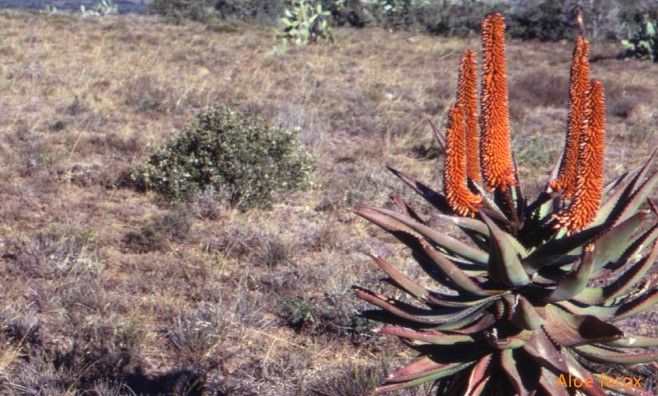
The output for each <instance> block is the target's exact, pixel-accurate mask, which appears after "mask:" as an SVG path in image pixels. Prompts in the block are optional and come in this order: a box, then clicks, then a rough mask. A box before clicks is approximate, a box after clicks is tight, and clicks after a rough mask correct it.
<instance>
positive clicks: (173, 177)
mask: <svg viewBox="0 0 658 396" xmlns="http://www.w3.org/2000/svg"><path fill="white" fill-rule="evenodd" d="M313 169H314V166H313V161H312V160H311V157H310V155H309V154H307V153H306V152H305V151H304V148H303V146H302V145H301V143H300V141H299V134H298V132H297V131H287V130H285V129H282V128H277V127H273V126H270V125H268V124H266V123H265V122H264V121H263V120H262V119H261V118H253V117H245V116H243V115H241V114H239V113H237V112H235V111H233V110H230V109H227V108H219V109H215V108H210V109H206V110H205V111H203V112H202V113H201V114H199V115H198V116H197V118H196V119H195V120H194V121H193V122H192V123H191V124H190V125H189V126H188V127H187V128H185V129H184V130H183V131H182V132H181V133H180V134H179V135H178V136H176V137H174V138H173V139H172V140H171V141H170V142H168V143H167V145H166V146H165V147H164V148H162V149H160V150H158V151H157V152H155V153H153V154H152V155H151V156H150V158H149V159H148V160H147V161H146V163H144V164H142V165H140V166H138V167H137V168H136V169H134V170H133V171H132V173H131V174H130V177H129V178H130V184H131V185H132V186H133V187H135V188H137V189H138V190H153V191H156V192H158V193H159V194H161V195H162V196H164V197H165V198H167V199H168V200H170V201H181V200H187V199H190V198H192V197H193V196H194V195H195V194H197V193H199V192H202V191H203V190H205V189H207V188H214V189H215V190H217V191H220V192H222V194H223V195H224V196H226V198H227V199H228V200H229V202H230V203H231V205H232V206H233V207H238V208H240V209H246V208H249V207H268V206H270V205H271V197H272V193H273V192H282V191H289V190H294V189H298V188H300V187H302V186H303V185H304V184H306V182H307V181H308V178H309V176H310V174H311V173H312V171H313Z"/></svg>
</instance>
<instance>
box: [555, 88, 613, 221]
mask: <svg viewBox="0 0 658 396" xmlns="http://www.w3.org/2000/svg"><path fill="white" fill-rule="evenodd" d="M584 102H585V105H586V110H585V111H584V115H585V121H584V122H583V124H582V128H581V130H580V139H579V142H578V163H577V169H576V172H575V173H576V177H575V178H576V180H575V183H574V184H575V192H574V196H573V200H572V201H571V204H570V205H569V207H567V208H566V209H564V210H562V211H561V212H560V213H559V214H558V215H557V216H556V220H557V225H556V227H557V228H560V227H563V228H566V229H567V232H569V233H571V232H574V231H580V230H582V229H584V228H585V227H587V226H588V225H590V224H591V223H592V221H594V219H595V218H596V215H597V213H598V210H599V205H600V203H601V193H602V191H603V173H604V152H605V99H604V93H603V84H602V83H601V82H600V81H592V82H591V83H590V84H589V90H588V91H587V92H586V94H585V95H584Z"/></svg>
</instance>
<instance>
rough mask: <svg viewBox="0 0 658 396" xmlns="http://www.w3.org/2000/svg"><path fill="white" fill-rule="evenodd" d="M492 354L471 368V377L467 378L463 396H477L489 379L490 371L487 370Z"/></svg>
mask: <svg viewBox="0 0 658 396" xmlns="http://www.w3.org/2000/svg"><path fill="white" fill-rule="evenodd" d="M492 357H493V354H488V355H485V356H484V357H483V358H481V359H480V360H478V362H477V363H476V364H475V365H474V366H473V369H472V370H471V375H470V376H469V377H468V384H467V386H466V389H465V391H464V395H465V396H479V395H481V394H482V392H484V389H485V387H486V385H487V383H488V382H489V380H490V379H491V370H490V369H489V367H490V364H491V359H492Z"/></svg>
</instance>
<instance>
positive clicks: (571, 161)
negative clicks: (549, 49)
mask: <svg viewBox="0 0 658 396" xmlns="http://www.w3.org/2000/svg"><path fill="white" fill-rule="evenodd" d="M588 89H589V44H588V43H587V40H585V38H584V37H582V36H579V37H578V40H577V41H576V48H574V51H573V59H572V62H571V77H570V80H569V121H568V122H567V136H566V142H565V145H564V153H563V155H562V160H561V162H560V170H559V172H558V176H557V179H555V180H553V181H552V182H551V184H550V185H549V187H551V188H552V189H553V190H555V191H560V192H561V193H562V195H563V196H564V197H565V198H571V197H572V195H573V193H574V191H575V189H576V168H577V162H578V145H579V143H580V131H581V129H582V124H583V122H585V111H586V109H585V107H586V104H585V93H586V91H587V90H588Z"/></svg>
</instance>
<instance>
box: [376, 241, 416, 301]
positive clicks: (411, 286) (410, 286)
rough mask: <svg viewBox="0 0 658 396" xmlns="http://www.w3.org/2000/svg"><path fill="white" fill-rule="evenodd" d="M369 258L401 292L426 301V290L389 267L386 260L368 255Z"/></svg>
mask: <svg viewBox="0 0 658 396" xmlns="http://www.w3.org/2000/svg"><path fill="white" fill-rule="evenodd" d="M370 257H372V259H373V260H374V261H375V263H377V265H378V266H379V267H380V268H381V269H382V270H383V271H384V272H386V275H388V276H389V277H390V278H391V279H392V280H393V282H395V283H396V284H397V285H398V286H399V287H400V288H401V289H402V290H404V291H406V292H407V293H409V294H411V295H412V296H414V297H416V298H417V299H419V300H421V301H427V295H428V292H427V289H425V288H424V287H422V286H420V285H419V284H418V283H416V282H414V281H412V280H411V279H409V278H407V277H406V276H404V274H402V273H401V272H399V271H398V270H396V269H395V268H394V267H393V266H392V265H390V264H389V263H388V262H387V261H386V260H384V259H383V258H381V257H379V256H378V255H376V254H374V253H370Z"/></svg>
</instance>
